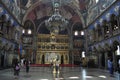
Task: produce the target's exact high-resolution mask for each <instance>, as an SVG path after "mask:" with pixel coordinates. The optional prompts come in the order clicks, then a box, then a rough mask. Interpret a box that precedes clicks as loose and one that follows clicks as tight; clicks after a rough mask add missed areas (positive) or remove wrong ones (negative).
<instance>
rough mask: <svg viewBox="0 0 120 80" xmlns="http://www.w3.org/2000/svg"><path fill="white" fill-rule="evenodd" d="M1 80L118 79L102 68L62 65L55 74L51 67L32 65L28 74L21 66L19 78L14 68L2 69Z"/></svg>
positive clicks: (0, 71) (0, 72)
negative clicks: (16, 76)
mask: <svg viewBox="0 0 120 80" xmlns="http://www.w3.org/2000/svg"><path fill="white" fill-rule="evenodd" d="M0 80H116V77H110V75H109V73H108V72H107V71H105V70H100V69H89V68H80V67H61V68H60V73H54V74H53V71H52V69H51V68H50V67H31V68H30V72H29V73H28V74H27V73H26V72H25V69H24V68H21V71H20V75H19V77H18V78H15V76H14V75H13V70H12V69H6V70H0Z"/></svg>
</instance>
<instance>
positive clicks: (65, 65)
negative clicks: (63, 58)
mask: <svg viewBox="0 0 120 80" xmlns="http://www.w3.org/2000/svg"><path fill="white" fill-rule="evenodd" d="M31 66H32V67H49V66H50V64H31ZM60 66H61V67H77V66H78V65H74V64H60Z"/></svg>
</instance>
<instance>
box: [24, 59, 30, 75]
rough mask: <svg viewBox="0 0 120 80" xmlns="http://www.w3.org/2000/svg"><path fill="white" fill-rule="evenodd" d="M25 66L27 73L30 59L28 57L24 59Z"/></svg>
mask: <svg viewBox="0 0 120 80" xmlns="http://www.w3.org/2000/svg"><path fill="white" fill-rule="evenodd" d="M25 66H26V73H28V72H29V68H30V61H29V60H28V59H26V61H25Z"/></svg>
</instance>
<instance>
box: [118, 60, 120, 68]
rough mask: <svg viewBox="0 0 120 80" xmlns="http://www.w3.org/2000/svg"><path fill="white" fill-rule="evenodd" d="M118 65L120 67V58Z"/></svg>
mask: <svg viewBox="0 0 120 80" xmlns="http://www.w3.org/2000/svg"><path fill="white" fill-rule="evenodd" d="M118 67H119V68H120V59H119V60H118Z"/></svg>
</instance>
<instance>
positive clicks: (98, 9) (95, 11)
mask: <svg viewBox="0 0 120 80" xmlns="http://www.w3.org/2000/svg"><path fill="white" fill-rule="evenodd" d="M115 1H116V0H99V1H98V2H97V3H96V2H95V1H94V0H90V1H89V3H88V11H87V15H88V19H87V24H89V23H91V22H92V21H93V20H94V19H95V18H96V17H97V16H99V15H100V14H101V13H102V12H103V11H105V10H106V8H108V7H109V6H110V5H111V4H112V3H113V2H115Z"/></svg>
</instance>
